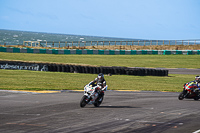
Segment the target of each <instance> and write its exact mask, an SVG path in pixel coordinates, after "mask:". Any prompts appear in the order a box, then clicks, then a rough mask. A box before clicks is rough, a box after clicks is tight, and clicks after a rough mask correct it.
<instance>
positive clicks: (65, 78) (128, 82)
mask: <svg viewBox="0 0 200 133" xmlns="http://www.w3.org/2000/svg"><path fill="white" fill-rule="evenodd" d="M0 73H1V76H0V89H4V90H83V87H84V85H86V84H88V83H89V82H90V81H92V80H93V79H94V78H96V76H97V74H80V73H63V72H41V71H28V70H3V69H0ZM194 77H195V75H180V74H169V76H168V77H158V76H130V75H112V76H107V75H105V79H106V81H107V85H108V90H145V91H171V92H180V91H182V86H183V84H184V83H186V82H188V81H190V80H193V79H194Z"/></svg>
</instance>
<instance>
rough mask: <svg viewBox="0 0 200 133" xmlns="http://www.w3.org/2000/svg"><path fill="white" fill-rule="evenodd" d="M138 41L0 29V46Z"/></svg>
mask: <svg viewBox="0 0 200 133" xmlns="http://www.w3.org/2000/svg"><path fill="white" fill-rule="evenodd" d="M134 40H138V39H127V38H111V37H98V36H85V35H70V34H56V33H45V32H30V31H17V30H4V29H0V44H4V43H6V45H22V44H23V41H50V42H52V41H57V42H58V41H134Z"/></svg>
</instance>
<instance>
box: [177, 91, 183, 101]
mask: <svg viewBox="0 0 200 133" xmlns="http://www.w3.org/2000/svg"><path fill="white" fill-rule="evenodd" d="M178 99H179V100H183V99H184V94H183V92H181V93H180V94H179V96H178Z"/></svg>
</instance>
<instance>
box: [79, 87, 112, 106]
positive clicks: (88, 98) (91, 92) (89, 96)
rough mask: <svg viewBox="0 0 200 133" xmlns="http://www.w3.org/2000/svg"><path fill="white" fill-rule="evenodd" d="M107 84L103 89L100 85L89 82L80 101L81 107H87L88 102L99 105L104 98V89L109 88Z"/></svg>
mask: <svg viewBox="0 0 200 133" xmlns="http://www.w3.org/2000/svg"><path fill="white" fill-rule="evenodd" d="M107 87H108V86H107V85H106V86H105V87H104V88H103V89H101V87H100V86H98V85H97V86H94V85H90V84H87V85H86V86H85V87H84V95H83V97H82V98H81V101H80V107H82V108H83V107H85V106H86V104H93V105H94V106H95V107H99V106H100V104H101V103H102V101H103V98H104V91H106V90H107Z"/></svg>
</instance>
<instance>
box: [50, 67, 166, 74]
mask: <svg viewBox="0 0 200 133" xmlns="http://www.w3.org/2000/svg"><path fill="white" fill-rule="evenodd" d="M48 71H52V72H71V73H90V74H99V73H103V74H111V75H137V76H168V70H161V69H148V68H128V67H92V66H80V65H58V64H48Z"/></svg>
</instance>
